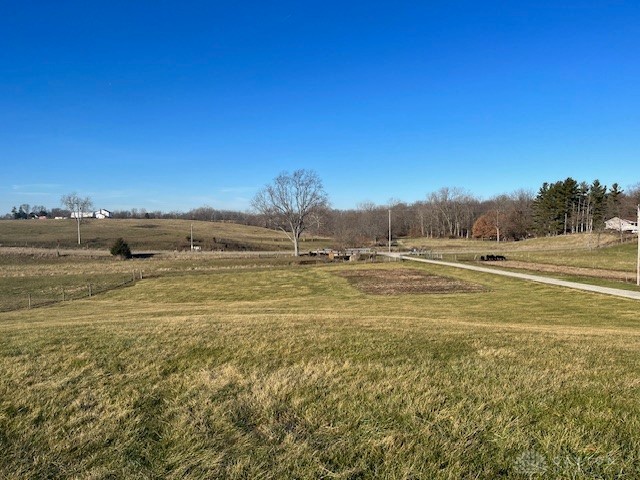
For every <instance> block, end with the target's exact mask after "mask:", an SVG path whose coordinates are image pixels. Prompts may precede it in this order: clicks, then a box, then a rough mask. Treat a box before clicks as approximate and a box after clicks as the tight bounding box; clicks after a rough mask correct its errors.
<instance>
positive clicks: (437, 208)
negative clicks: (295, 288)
mask: <svg viewBox="0 0 640 480" xmlns="http://www.w3.org/2000/svg"><path fill="white" fill-rule="evenodd" d="M295 174H298V175H309V176H310V177H308V178H307V177H304V176H303V177H300V178H298V179H297V181H299V182H300V181H302V180H306V181H309V179H310V180H311V181H312V183H313V186H314V187H317V188H316V190H314V192H315V195H316V197H314V199H315V200H316V202H315V203H313V205H312V208H309V209H308V211H305V212H304V218H303V227H302V228H300V225H299V224H295V222H298V221H299V220H300V219H299V218H298V219H294V218H293V217H290V218H287V217H286V215H284V216H283V215H282V214H283V212H282V211H280V212H278V211H277V208H276V206H275V204H274V202H270V200H274V199H275V200H276V201H277V200H278V199H279V200H280V203H282V201H285V200H286V201H292V202H295V201H297V200H298V199H297V198H296V197H295V196H294V197H290V198H289V197H286V196H283V195H284V193H285V190H286V188H288V187H290V186H291V185H293V184H289V183H287V182H289V181H293V180H295ZM276 203H278V202H276ZM638 204H640V183H639V184H636V185H634V186H632V187H629V188H628V189H627V190H626V191H625V190H623V189H621V188H620V185H619V184H617V183H614V184H612V185H611V186H610V187H607V186H606V185H603V184H602V183H601V182H600V181H598V180H594V181H592V182H591V183H587V182H585V181H580V182H579V181H577V180H574V179H573V178H567V179H565V180H560V181H556V182H551V183H546V182H545V183H543V184H542V186H541V187H540V188H539V190H538V192H537V193H536V194H534V193H533V192H530V191H526V190H517V191H515V192H512V193H508V194H501V195H497V196H495V197H493V198H490V199H485V200H483V199H480V198H479V197H478V196H476V195H474V194H472V193H469V192H467V191H466V190H464V189H462V188H458V187H443V188H440V189H439V190H437V191H434V192H430V193H428V194H427V195H425V197H424V199H421V200H418V201H415V202H413V203H406V202H402V201H399V200H394V199H391V200H389V202H388V203H386V204H384V205H379V204H375V203H373V202H370V201H364V202H362V203H360V204H358V205H357V206H356V207H355V208H352V209H335V208H331V207H330V205H329V202H328V198H327V196H326V193H324V190H322V183H321V181H320V179H319V178H318V177H317V175H316V174H315V173H314V172H308V171H297V172H294V174H292V175H290V176H289V175H286V174H281V175H280V176H279V177H276V178H275V179H274V182H273V183H272V184H270V185H267V186H266V187H265V188H264V189H262V190H261V191H260V192H259V193H258V194H257V195H256V197H255V198H254V201H253V204H252V207H253V210H252V211H245V212H241V211H232V210H219V209H215V208H213V207H211V206H207V205H205V206H202V207H198V208H194V209H192V210H189V211H186V212H179V211H172V212H162V211H147V210H145V209H144V208H140V209H136V208H132V209H131V210H120V211H114V212H112V218H140V219H144V218H146V219H167V218H171V219H186V220H201V221H224V222H233V223H239V224H244V225H252V226H260V227H267V228H272V229H281V230H284V231H285V232H288V233H291V232H293V233H292V235H294V236H297V237H299V236H300V235H301V234H302V231H306V232H308V233H310V234H312V235H319V236H330V237H333V238H334V239H335V242H336V245H337V246H354V245H386V243H387V241H388V240H387V238H388V234H389V231H388V229H389V214H391V226H392V228H391V230H392V232H391V233H392V236H393V238H397V237H404V236H413V237H429V238H443V237H449V238H483V239H487V240H499V241H507V240H508V241H514V240H515V241H517V240H522V239H525V238H530V237H533V236H550V235H561V234H565V233H580V232H594V231H599V230H603V229H604V221H605V219H608V218H611V217H614V216H618V217H621V218H628V219H634V218H635V215H636V206H637V205H638ZM285 210H286V209H285ZM70 212H71V209H69V208H67V209H59V208H52V209H46V208H45V207H43V206H41V205H36V206H33V207H30V206H29V205H27V204H24V205H20V206H19V207H14V208H13V209H12V212H11V213H10V214H7V215H6V216H5V218H16V219H19V218H29V217H30V216H42V215H46V216H52V217H53V216H69V214H70ZM285 213H286V212H285ZM292 221H293V222H294V223H291V222H292ZM284 227H286V228H284ZM292 240H293V239H292Z"/></svg>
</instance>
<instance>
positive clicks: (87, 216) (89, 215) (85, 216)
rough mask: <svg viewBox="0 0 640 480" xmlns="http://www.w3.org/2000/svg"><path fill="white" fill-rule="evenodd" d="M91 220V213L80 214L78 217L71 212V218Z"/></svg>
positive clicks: (76, 213) (75, 213)
mask: <svg viewBox="0 0 640 480" xmlns="http://www.w3.org/2000/svg"><path fill="white" fill-rule="evenodd" d="M78 217H80V218H93V212H80V215H78V212H71V218H78Z"/></svg>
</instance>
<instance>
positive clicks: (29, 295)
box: [27, 293, 31, 309]
mask: <svg viewBox="0 0 640 480" xmlns="http://www.w3.org/2000/svg"><path fill="white" fill-rule="evenodd" d="M27 296H28V297H29V309H31V294H30V293H28V294H27Z"/></svg>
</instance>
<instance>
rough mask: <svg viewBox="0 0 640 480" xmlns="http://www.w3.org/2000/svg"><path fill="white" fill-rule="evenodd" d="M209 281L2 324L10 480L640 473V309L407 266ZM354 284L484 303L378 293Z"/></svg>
mask: <svg viewBox="0 0 640 480" xmlns="http://www.w3.org/2000/svg"><path fill="white" fill-rule="evenodd" d="M96 265H98V266H100V265H101V264H100V263H97V264H96ZM165 265H166V266H167V267H168V268H169V267H170V265H169V264H168V263H166V264H165ZM181 266H182V267H188V268H191V267H192V266H194V265H191V264H188V263H177V264H176V265H174V266H173V268H174V269H178V268H180V267H181ZM211 268H212V270H209V271H204V272H198V271H189V272H184V274H182V275H178V274H177V272H176V271H175V270H172V274H171V275H169V276H158V277H155V278H151V279H148V280H144V281H142V282H139V283H138V284H136V286H134V287H131V288H128V289H123V290H116V291H112V292H109V293H107V294H105V295H102V296H99V297H97V298H94V299H92V300H86V301H84V300H83V301H78V302H72V303H67V304H65V305H60V306H56V307H51V308H46V309H38V310H32V311H21V312H12V313H0V450H1V451H2V453H3V454H2V455H1V456H0V478H5V477H6V478H12V479H13V478H175V479H178V478H181V479H184V478H198V479H199V478H232V479H235V478H237V479H241V478H245V479H246V478H265V479H280V478H314V479H315V478H389V479H415V478H429V479H431V478H433V479H438V478H442V479H454V478H455V479H475V478H482V479H484V478H487V479H488V478H491V479H494V478H496V479H497V478H514V479H518V478H571V479H584V480H586V479H588V478H620V479H636V478H638V475H639V474H640V440H639V439H638V435H637V432H638V429H639V428H640V420H639V419H640V403H639V402H638V400H637V399H638V398H639V396H640V382H639V381H638V368H639V366H638V358H639V347H638V345H640V326H639V323H638V315H637V311H638V305H637V303H636V302H633V301H630V300H620V299H613V298H608V297H604V296H600V295H594V294H587V293H582V292H576V291H571V290H566V289H562V288H556V287H550V286H546V285H534V284H530V283H526V282H521V281H514V280H511V279H504V278H499V277H496V276H488V275H484V274H481V273H478V272H465V271H458V270H455V269H450V268H443V267H436V266H416V267H415V268H412V267H408V266H407V265H403V264H399V263H398V264H395V263H389V264H384V265H374V266H372V265H370V264H369V265H354V264H343V265H330V266H318V267H306V266H298V265H289V266H283V265H278V264H273V265H271V266H266V265H259V266H253V267H252V266H250V265H249V264H245V265H244V266H242V267H241V268H237V269H234V268H233V267H231V266H229V265H227V266H224V267H223V266H221V268H220V269H218V270H213V266H211ZM359 272H363V273H362V276H364V277H367V278H374V279H375V281H379V280H380V279H382V278H392V277H394V276H395V275H396V274H398V276H404V277H406V278H407V279H408V280H410V278H411V277H412V276H414V275H415V276H416V277H419V279H417V280H415V281H416V282H418V283H419V282H421V281H422V280H423V279H424V277H425V276H427V277H428V276H436V277H440V278H450V279H456V280H459V281H460V282H464V283H468V284H472V285H481V286H482V287H483V288H484V291H482V292H477V293H473V294H468V293H448V294H438V293H431V294H429V295H424V294H412V293H403V294H401V295H396V294H391V295H372V294H368V293H364V292H363V291H361V290H359V289H358V288H356V287H355V286H354V285H352V284H351V283H350V282H349V280H348V278H346V277H345V276H344V275H345V274H347V277H348V276H349V275H351V276H352V277H353V276H356V277H357V276H359V275H360V274H359ZM410 281H412V280H410ZM527 452H534V453H535V454H536V455H538V456H539V457H541V458H542V461H543V462H544V466H545V467H546V470H545V473H544V474H540V475H534V476H533V477H530V476H529V475H526V472H525V470H524V469H523V466H522V460H523V458H524V457H523V455H525V454H526V453H527ZM524 459H525V460H526V458H524ZM525 467H526V465H525Z"/></svg>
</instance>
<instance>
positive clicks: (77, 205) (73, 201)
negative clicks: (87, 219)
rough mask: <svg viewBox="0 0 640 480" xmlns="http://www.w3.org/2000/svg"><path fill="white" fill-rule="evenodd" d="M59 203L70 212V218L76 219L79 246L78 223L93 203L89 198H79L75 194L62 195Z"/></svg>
mask: <svg viewBox="0 0 640 480" xmlns="http://www.w3.org/2000/svg"><path fill="white" fill-rule="evenodd" d="M60 203H61V204H62V205H64V206H65V207H67V208H68V209H69V210H71V216H72V217H76V220H77V222H78V245H80V222H81V220H82V217H83V216H84V213H85V212H86V211H88V210H89V209H90V208H91V207H92V206H93V202H92V201H91V199H90V198H89V197H84V198H81V197H80V196H78V194H77V193H76V192H73V193H69V194H67V195H63V196H62V198H61V199H60Z"/></svg>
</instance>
